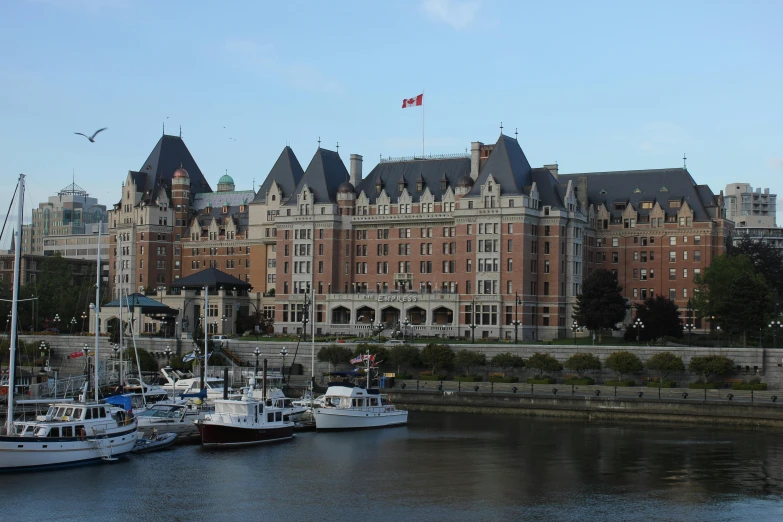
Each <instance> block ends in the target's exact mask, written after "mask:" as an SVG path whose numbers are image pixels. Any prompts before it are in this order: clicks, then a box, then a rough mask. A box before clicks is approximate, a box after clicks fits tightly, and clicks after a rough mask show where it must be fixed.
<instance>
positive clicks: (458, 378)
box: [454, 375, 484, 382]
mask: <svg viewBox="0 0 783 522" xmlns="http://www.w3.org/2000/svg"><path fill="white" fill-rule="evenodd" d="M454 380H455V381H460V382H481V381H483V380H484V377H482V376H481V375H457V376H455V377H454Z"/></svg>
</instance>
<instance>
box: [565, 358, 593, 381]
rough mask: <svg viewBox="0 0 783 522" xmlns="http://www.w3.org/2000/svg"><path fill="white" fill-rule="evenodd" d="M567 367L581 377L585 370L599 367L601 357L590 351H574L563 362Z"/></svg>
mask: <svg viewBox="0 0 783 522" xmlns="http://www.w3.org/2000/svg"><path fill="white" fill-rule="evenodd" d="M563 366H565V367H566V368H567V369H569V370H571V371H574V372H576V373H577V375H579V377H580V378H581V377H582V375H583V374H584V373H585V372H589V371H598V370H600V369H601V359H599V358H598V357H596V356H595V355H593V354H592V353H575V354H573V355H572V356H571V357H569V358H568V359H566V362H565V363H564V364H563Z"/></svg>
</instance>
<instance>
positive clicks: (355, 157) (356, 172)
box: [351, 154, 362, 188]
mask: <svg viewBox="0 0 783 522" xmlns="http://www.w3.org/2000/svg"><path fill="white" fill-rule="evenodd" d="M361 181H362V157H361V156H360V155H359V154H351V185H353V186H354V188H356V187H358V186H359V182H361Z"/></svg>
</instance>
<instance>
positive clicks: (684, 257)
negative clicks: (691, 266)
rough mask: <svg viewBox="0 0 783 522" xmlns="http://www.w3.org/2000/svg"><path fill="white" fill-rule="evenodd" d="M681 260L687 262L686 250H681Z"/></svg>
mask: <svg viewBox="0 0 783 522" xmlns="http://www.w3.org/2000/svg"><path fill="white" fill-rule="evenodd" d="M682 260H683V261H687V260H688V251H687V250H683V251H682Z"/></svg>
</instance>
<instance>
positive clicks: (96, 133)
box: [74, 127, 108, 143]
mask: <svg viewBox="0 0 783 522" xmlns="http://www.w3.org/2000/svg"><path fill="white" fill-rule="evenodd" d="M106 129H108V127H104V128H102V129H98V130H97V131H95V133H94V134H93V135H92V136H87V135H86V134H82V133H81V132H74V134H78V135H79V136H84V137H85V138H87V139H88V140H90V143H95V136H97V135H98V133H99V132H103V131H105V130H106Z"/></svg>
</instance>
